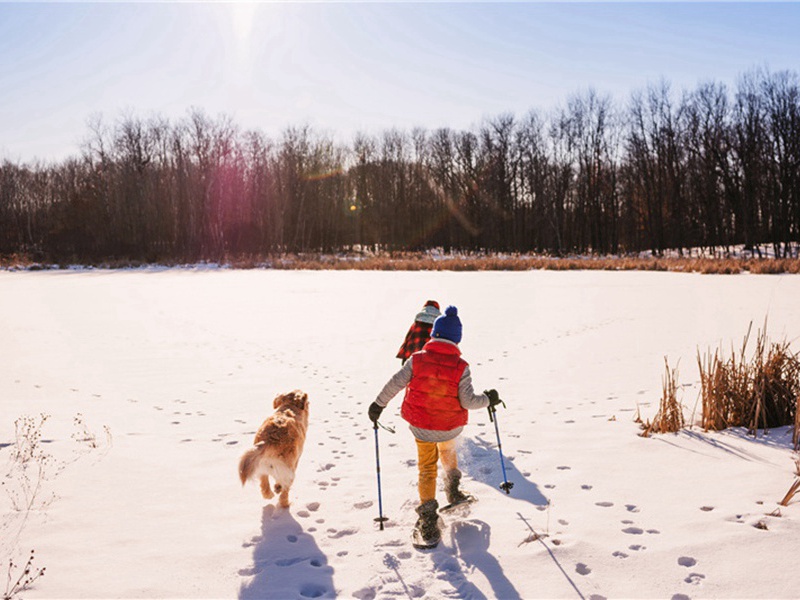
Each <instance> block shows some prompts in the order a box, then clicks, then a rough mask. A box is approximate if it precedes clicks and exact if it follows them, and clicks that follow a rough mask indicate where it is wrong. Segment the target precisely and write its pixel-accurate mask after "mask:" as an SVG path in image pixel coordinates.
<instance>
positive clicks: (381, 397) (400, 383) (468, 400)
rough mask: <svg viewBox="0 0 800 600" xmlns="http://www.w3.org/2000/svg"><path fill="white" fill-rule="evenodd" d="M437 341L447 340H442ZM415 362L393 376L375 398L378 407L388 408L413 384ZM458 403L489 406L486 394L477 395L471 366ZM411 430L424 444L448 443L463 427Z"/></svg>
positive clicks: (470, 406)
mask: <svg viewBox="0 0 800 600" xmlns="http://www.w3.org/2000/svg"><path fill="white" fill-rule="evenodd" d="M437 341H447V340H441V339H440V340H437ZM448 343H452V342H448ZM413 361H414V357H413V356H412V357H411V358H409V359H408V360H407V361H406V362H405V364H404V365H403V366H402V368H401V369H400V370H399V371H398V372H397V373H395V374H394V375H392V378H391V379H390V380H389V381H388V382H386V385H384V386H383V389H382V390H381V391H380V393H379V394H378V397H377V398H375V402H376V403H377V404H378V405H380V406H383V407H386V405H387V404H389V401H390V400H391V399H392V398H394V397H395V396H396V395H397V394H398V393H399V392H400V391H401V390H403V389H405V387H406V386H407V385H408V384H409V383H410V382H411V373H412V365H413ZM458 401H459V403H460V404H461V406H462V407H463V408H466V409H467V410H474V409H478V408H486V407H487V406H489V398H487V397H486V394H476V393H475V390H474V389H473V387H472V375H471V374H470V372H469V366H467V368H466V369H464V373H462V375H461V379H460V380H459V382H458ZM409 429H410V430H411V433H413V434H414V437H415V438H417V439H418V440H421V441H423V442H446V441H447V440H452V439H453V438H455V437H458V435H459V434H460V433H461V430H462V429H463V427H456V428H455V429H450V430H448V431H435V430H433V429H421V428H419V427H414V426H413V425H409Z"/></svg>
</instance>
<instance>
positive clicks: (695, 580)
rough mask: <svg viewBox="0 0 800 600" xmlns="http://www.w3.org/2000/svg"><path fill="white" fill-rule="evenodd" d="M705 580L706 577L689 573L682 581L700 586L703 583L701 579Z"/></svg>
mask: <svg viewBox="0 0 800 600" xmlns="http://www.w3.org/2000/svg"><path fill="white" fill-rule="evenodd" d="M705 578H706V576H705V575H703V574H702V573H690V574H689V576H688V577H687V578H686V579H684V581H685V582H686V583H690V584H692V585H700V584H701V583H703V579H705Z"/></svg>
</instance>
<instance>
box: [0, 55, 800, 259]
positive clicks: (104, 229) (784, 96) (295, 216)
mask: <svg viewBox="0 0 800 600" xmlns="http://www.w3.org/2000/svg"><path fill="white" fill-rule="evenodd" d="M332 125H335V124H332ZM798 241H800V79H799V78H798V74H797V73H796V72H794V71H781V72H770V71H769V70H768V69H765V68H759V69H753V70H751V71H748V72H746V73H744V74H742V75H740V76H739V77H738V78H737V82H736V84H735V86H733V87H729V86H726V85H725V84H722V83H719V82H713V81H709V82H704V83H700V84H698V85H697V86H696V87H695V88H694V89H692V90H683V91H680V92H676V91H674V90H673V89H672V86H671V85H670V84H669V82H666V81H661V82H658V83H651V84H649V85H648V86H647V87H646V88H644V89H642V90H639V91H636V92H634V93H632V94H631V95H630V97H629V98H628V99H627V100H626V101H624V102H618V101H615V100H614V99H612V98H611V97H610V96H608V95H603V94H602V93H599V92H597V91H596V90H594V89H591V88H590V89H587V90H585V91H581V92H577V93H575V94H573V95H571V96H570V97H569V98H567V99H566V101H565V102H564V103H563V105H562V106H559V107H557V108H554V109H550V110H547V111H543V110H541V109H532V110H531V111H530V112H528V113H527V114H525V115H524V116H516V115H513V114H501V115H497V116H494V117H484V118H483V120H482V121H480V122H479V124H477V125H475V126H473V127H472V128H471V129H470V130H460V131H457V130H453V129H450V128H440V129H434V130H425V129H413V130H411V131H401V130H397V129H390V130H386V131H383V132H381V133H377V134H375V133H373V134H367V133H359V134H356V135H354V136H353V137H352V139H351V140H349V141H348V142H342V141H341V140H338V139H337V138H336V137H335V136H334V135H332V134H330V133H326V132H320V131H316V130H314V129H313V128H312V127H310V126H308V125H300V126H289V127H287V128H286V129H285V130H284V131H283V133H282V134H281V135H280V136H279V137H278V139H270V138H269V137H267V136H266V135H265V134H263V133H262V132H260V131H257V130H256V131H253V130H243V129H241V128H240V127H239V126H238V125H237V124H236V123H235V122H234V121H233V119H232V118H231V117H229V116H225V115H220V116H216V117H211V116H209V115H208V114H206V113H205V112H204V111H203V110H200V109H192V110H190V111H189V112H188V113H187V115H186V116H185V117H183V118H181V119H178V120H172V121H171V120H169V119H167V118H165V117H162V116H159V115H151V116H147V117H142V116H139V115H135V114H124V115H121V116H119V117H118V118H116V119H115V120H114V121H113V122H112V123H109V122H107V121H106V120H105V119H104V117H103V116H102V115H95V116H92V117H90V118H89V119H88V120H87V134H86V138H85V140H84V141H83V142H82V144H81V145H80V147H79V150H78V151H77V153H76V155H75V156H73V157H70V158H68V159H65V160H63V161H58V162H55V163H46V162H40V161H35V162H33V163H30V162H27V163H19V162H11V161H9V160H5V161H4V162H3V163H2V165H0V256H11V255H22V256H28V257H32V258H33V259H35V260H42V261H52V262H77V263H85V264H93V263H94V264H96V263H100V262H102V261H109V260H129V261H142V262H148V263H175V262H187V261H188V262H192V261H203V260H210V261H215V260H224V259H226V258H230V257H237V256H268V255H275V254H282V253H303V252H316V253H336V252H342V251H347V250H351V249H353V248H355V247H358V248H364V247H370V248H374V249H379V250H381V251H384V252H389V253H392V252H415V251H425V250H428V249H433V248H437V249H443V250H444V251H446V252H466V253H497V252H506V253H526V254H527V253H536V254H543V255H548V256H567V255H575V254H588V255H620V254H629V253H637V252H643V251H649V252H652V253H653V254H655V255H656V256H661V255H663V254H664V252H665V251H668V250H670V251H676V252H678V253H683V252H684V251H686V250H687V249H689V248H718V247H733V246H744V247H745V248H756V247H758V248H760V247H761V246H762V245H765V244H766V245H768V246H769V247H770V249H771V252H772V253H774V255H775V256H777V257H784V256H787V255H790V254H796V252H797V243H798ZM756 245H758V246H756Z"/></svg>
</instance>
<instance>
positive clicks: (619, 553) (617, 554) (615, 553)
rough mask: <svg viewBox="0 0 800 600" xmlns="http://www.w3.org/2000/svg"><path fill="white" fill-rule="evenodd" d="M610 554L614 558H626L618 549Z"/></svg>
mask: <svg viewBox="0 0 800 600" xmlns="http://www.w3.org/2000/svg"><path fill="white" fill-rule="evenodd" d="M611 556H614V557H616V558H628V555H627V554H625V553H624V552H620V551H619V550H617V551H616V552H614V553H613V554H612V555H611Z"/></svg>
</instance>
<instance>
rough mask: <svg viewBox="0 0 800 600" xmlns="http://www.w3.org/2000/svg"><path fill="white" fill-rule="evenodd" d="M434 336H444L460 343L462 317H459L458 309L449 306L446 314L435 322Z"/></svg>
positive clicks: (432, 333)
mask: <svg viewBox="0 0 800 600" xmlns="http://www.w3.org/2000/svg"><path fill="white" fill-rule="evenodd" d="M431 337H432V338H434V339H435V338H442V339H445V340H450V341H451V342H455V343H456V344H458V343H459V342H460V341H461V319H459V318H458V309H457V308H456V307H455V306H448V307H447V308H446V309H445V311H444V314H443V315H442V316H441V317H439V318H438V319H436V321H434V322H433V330H432V331H431Z"/></svg>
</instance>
